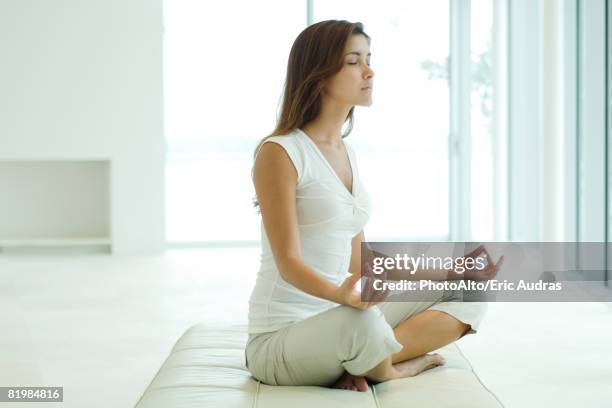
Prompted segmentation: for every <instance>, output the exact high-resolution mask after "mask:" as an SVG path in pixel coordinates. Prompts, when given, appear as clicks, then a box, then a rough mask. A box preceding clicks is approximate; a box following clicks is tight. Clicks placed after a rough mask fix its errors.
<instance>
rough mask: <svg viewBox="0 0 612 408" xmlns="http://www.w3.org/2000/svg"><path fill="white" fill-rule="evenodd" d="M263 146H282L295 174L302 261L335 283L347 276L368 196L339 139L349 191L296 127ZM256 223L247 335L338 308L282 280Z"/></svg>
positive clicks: (366, 211)
mask: <svg viewBox="0 0 612 408" xmlns="http://www.w3.org/2000/svg"><path fill="white" fill-rule="evenodd" d="M268 142H273V143H277V144H279V145H280V146H282V147H283V148H284V150H285V152H286V153H287V155H288V156H289V158H290V159H291V162H292V163H293V165H294V167H295V169H296V172H297V175H298V177H297V185H296V211H297V221H298V233H299V238H300V250H301V254H302V258H303V259H304V262H306V264H307V265H308V266H310V267H311V268H312V269H313V270H315V271H316V272H317V273H319V274H320V275H321V276H323V277H324V278H326V279H328V280H329V281H330V282H332V283H334V284H336V285H339V284H340V283H342V281H343V280H344V279H345V278H346V276H348V273H349V272H348V267H349V263H350V260H351V250H352V248H351V240H352V239H353V237H354V236H355V235H357V234H358V233H359V232H360V231H361V230H362V229H363V228H364V226H365V225H366V223H367V222H368V220H369V218H370V213H371V210H372V204H371V201H370V196H369V194H368V192H367V191H366V189H365V187H364V186H363V184H362V183H361V179H360V177H359V170H358V168H357V161H356V158H355V152H354V151H353V148H352V147H351V146H350V144H349V143H347V142H346V141H344V140H343V143H344V145H345V147H346V152H347V154H348V158H349V162H350V164H351V168H352V173H353V185H352V190H353V191H352V193H351V192H350V191H349V190H348V189H347V188H346V186H345V185H344V183H343V182H342V180H341V179H340V177H338V175H337V173H336V172H335V170H334V169H333V167H332V166H331V164H330V163H329V161H328V160H327V159H326V158H325V156H324V155H323V153H322V152H321V150H320V149H319V148H318V146H317V145H316V144H315V142H314V141H313V140H312V139H310V137H309V136H308V135H306V133H304V132H303V131H302V130H301V129H299V128H298V129H295V130H294V131H292V132H290V133H289V134H287V135H281V136H273V137H270V138H268V139H266V140H265V142H264V143H268ZM264 143H262V146H263V144H264ZM260 148H261V146H260ZM257 153H259V151H258V152H257ZM251 174H252V173H251ZM260 225H261V258H260V265H259V271H258V273H257V279H256V282H255V287H254V288H253V291H252V292H251V296H250V298H249V333H263V332H270V331H276V330H278V329H281V328H283V327H285V326H287V325H290V324H292V323H294V322H297V321H300V320H303V319H306V318H308V317H310V316H314V315H316V314H319V313H322V312H324V311H326V310H328V309H330V308H332V307H336V306H338V304H337V303H334V302H331V301H328V300H326V299H321V298H318V297H316V296H312V295H310V294H308V293H306V292H304V291H302V290H300V289H298V288H296V287H295V286H293V285H291V284H290V283H288V282H287V281H285V280H284V279H283V278H282V276H281V275H280V272H279V270H278V268H277V266H276V264H275V261H274V257H273V255H272V251H271V248H270V242H269V240H268V237H267V235H266V231H265V228H264V225H263V220H262V221H261V223H260Z"/></svg>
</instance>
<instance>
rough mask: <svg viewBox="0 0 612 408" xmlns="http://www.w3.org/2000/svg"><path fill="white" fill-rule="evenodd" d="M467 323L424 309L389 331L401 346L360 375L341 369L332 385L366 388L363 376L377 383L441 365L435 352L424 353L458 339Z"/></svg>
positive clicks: (357, 389) (356, 389) (343, 387)
mask: <svg viewBox="0 0 612 408" xmlns="http://www.w3.org/2000/svg"><path fill="white" fill-rule="evenodd" d="M470 327H471V326H470V325H469V324H466V323H463V322H461V321H460V320H458V319H456V318H454V317H453V316H451V315H450V314H447V313H445V312H442V311H439V310H424V311H422V312H419V313H417V314H415V315H413V316H411V317H409V318H408V319H406V320H404V321H403V322H402V323H400V324H398V325H397V326H396V327H395V328H394V329H393V333H394V334H395V338H396V339H397V341H398V342H400V343H401V344H402V345H403V346H404V348H403V349H402V350H400V351H399V352H397V353H395V354H392V355H391V356H389V357H387V358H386V359H385V360H383V361H382V362H381V363H380V364H378V365H377V366H375V367H374V368H372V369H371V370H369V371H368V372H366V373H363V374H361V375H352V374H350V373H348V372H345V373H344V374H343V376H342V377H341V378H340V379H339V380H338V382H336V383H335V384H334V385H333V387H334V388H342V389H348V390H353V391H367V390H368V384H367V381H366V379H368V380H370V381H372V382H374V383H377V382H381V381H387V380H391V379H394V378H404V377H411V376H414V375H417V374H419V373H420V372H422V371H425V370H427V369H429V368H433V367H435V366H437V365H441V364H444V359H443V358H442V356H440V355H438V354H432V355H429V354H426V353H428V352H430V351H433V350H437V349H438V348H440V347H443V346H445V345H447V344H450V343H452V342H453V341H456V340H458V339H459V338H461V337H462V336H463V335H465V333H467V332H468V331H469V330H470Z"/></svg>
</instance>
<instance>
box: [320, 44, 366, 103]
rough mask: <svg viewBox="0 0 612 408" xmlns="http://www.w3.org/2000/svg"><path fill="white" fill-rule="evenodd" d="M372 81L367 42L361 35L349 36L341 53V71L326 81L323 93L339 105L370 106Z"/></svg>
mask: <svg viewBox="0 0 612 408" xmlns="http://www.w3.org/2000/svg"><path fill="white" fill-rule="evenodd" d="M373 79H374V71H373V70H372V69H371V68H370V46H369V45H368V40H367V38H366V37H365V36H364V35H362V34H355V35H351V38H350V39H349V41H348V42H347V44H346V48H345V49H344V52H343V66H342V69H341V70H340V71H339V72H338V73H336V74H335V75H334V76H333V77H331V78H330V79H328V80H327V83H326V86H325V88H324V93H325V95H326V96H327V97H329V98H331V99H334V100H335V101H336V102H338V103H340V104H346V105H349V106H351V107H352V106H355V105H360V106H370V105H371V104H372V89H373V82H372V81H373Z"/></svg>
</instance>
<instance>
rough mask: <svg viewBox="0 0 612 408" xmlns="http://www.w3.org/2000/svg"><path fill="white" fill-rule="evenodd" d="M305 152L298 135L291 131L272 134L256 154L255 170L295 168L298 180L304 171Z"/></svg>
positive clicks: (275, 170)
mask: <svg viewBox="0 0 612 408" xmlns="http://www.w3.org/2000/svg"><path fill="white" fill-rule="evenodd" d="M303 166H304V160H303V154H302V151H301V147H300V146H299V141H298V140H297V135H296V133H295V132H291V133H289V134H287V135H279V136H272V137H268V138H267V139H265V140H264V141H263V142H262V143H261V144H260V145H259V149H258V151H257V154H256V156H255V163H254V169H253V170H254V172H257V171H258V170H259V171H261V170H264V171H266V172H282V173H283V174H286V173H287V171H291V170H292V169H293V170H295V173H296V176H297V179H298V181H299V180H300V179H301V176H302V173H303V171H302V170H303Z"/></svg>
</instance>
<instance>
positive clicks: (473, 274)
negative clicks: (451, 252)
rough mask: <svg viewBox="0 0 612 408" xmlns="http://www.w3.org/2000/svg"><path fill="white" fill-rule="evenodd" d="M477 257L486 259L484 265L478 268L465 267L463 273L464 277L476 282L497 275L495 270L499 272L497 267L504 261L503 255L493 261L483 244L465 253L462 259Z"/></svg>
mask: <svg viewBox="0 0 612 408" xmlns="http://www.w3.org/2000/svg"><path fill="white" fill-rule="evenodd" d="M479 257H480V258H484V259H485V261H486V265H485V267H484V268H482V269H479V268H470V269H466V271H465V272H464V273H463V275H464V277H465V279H469V280H473V281H477V282H481V281H487V280H490V279H493V278H494V277H495V276H496V275H497V272H499V269H500V267H501V265H502V263H503V262H504V256H503V255H502V256H501V257H500V258H499V259H498V260H497V262H494V261H493V259H492V258H491V255H489V252H488V251H487V249H486V248H485V246H484V245H480V246H479V247H478V248H476V249H475V250H473V251H472V252H470V253H469V254H467V255H465V257H464V259H474V260H475V259H476V258H479ZM464 265H465V262H464Z"/></svg>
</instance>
